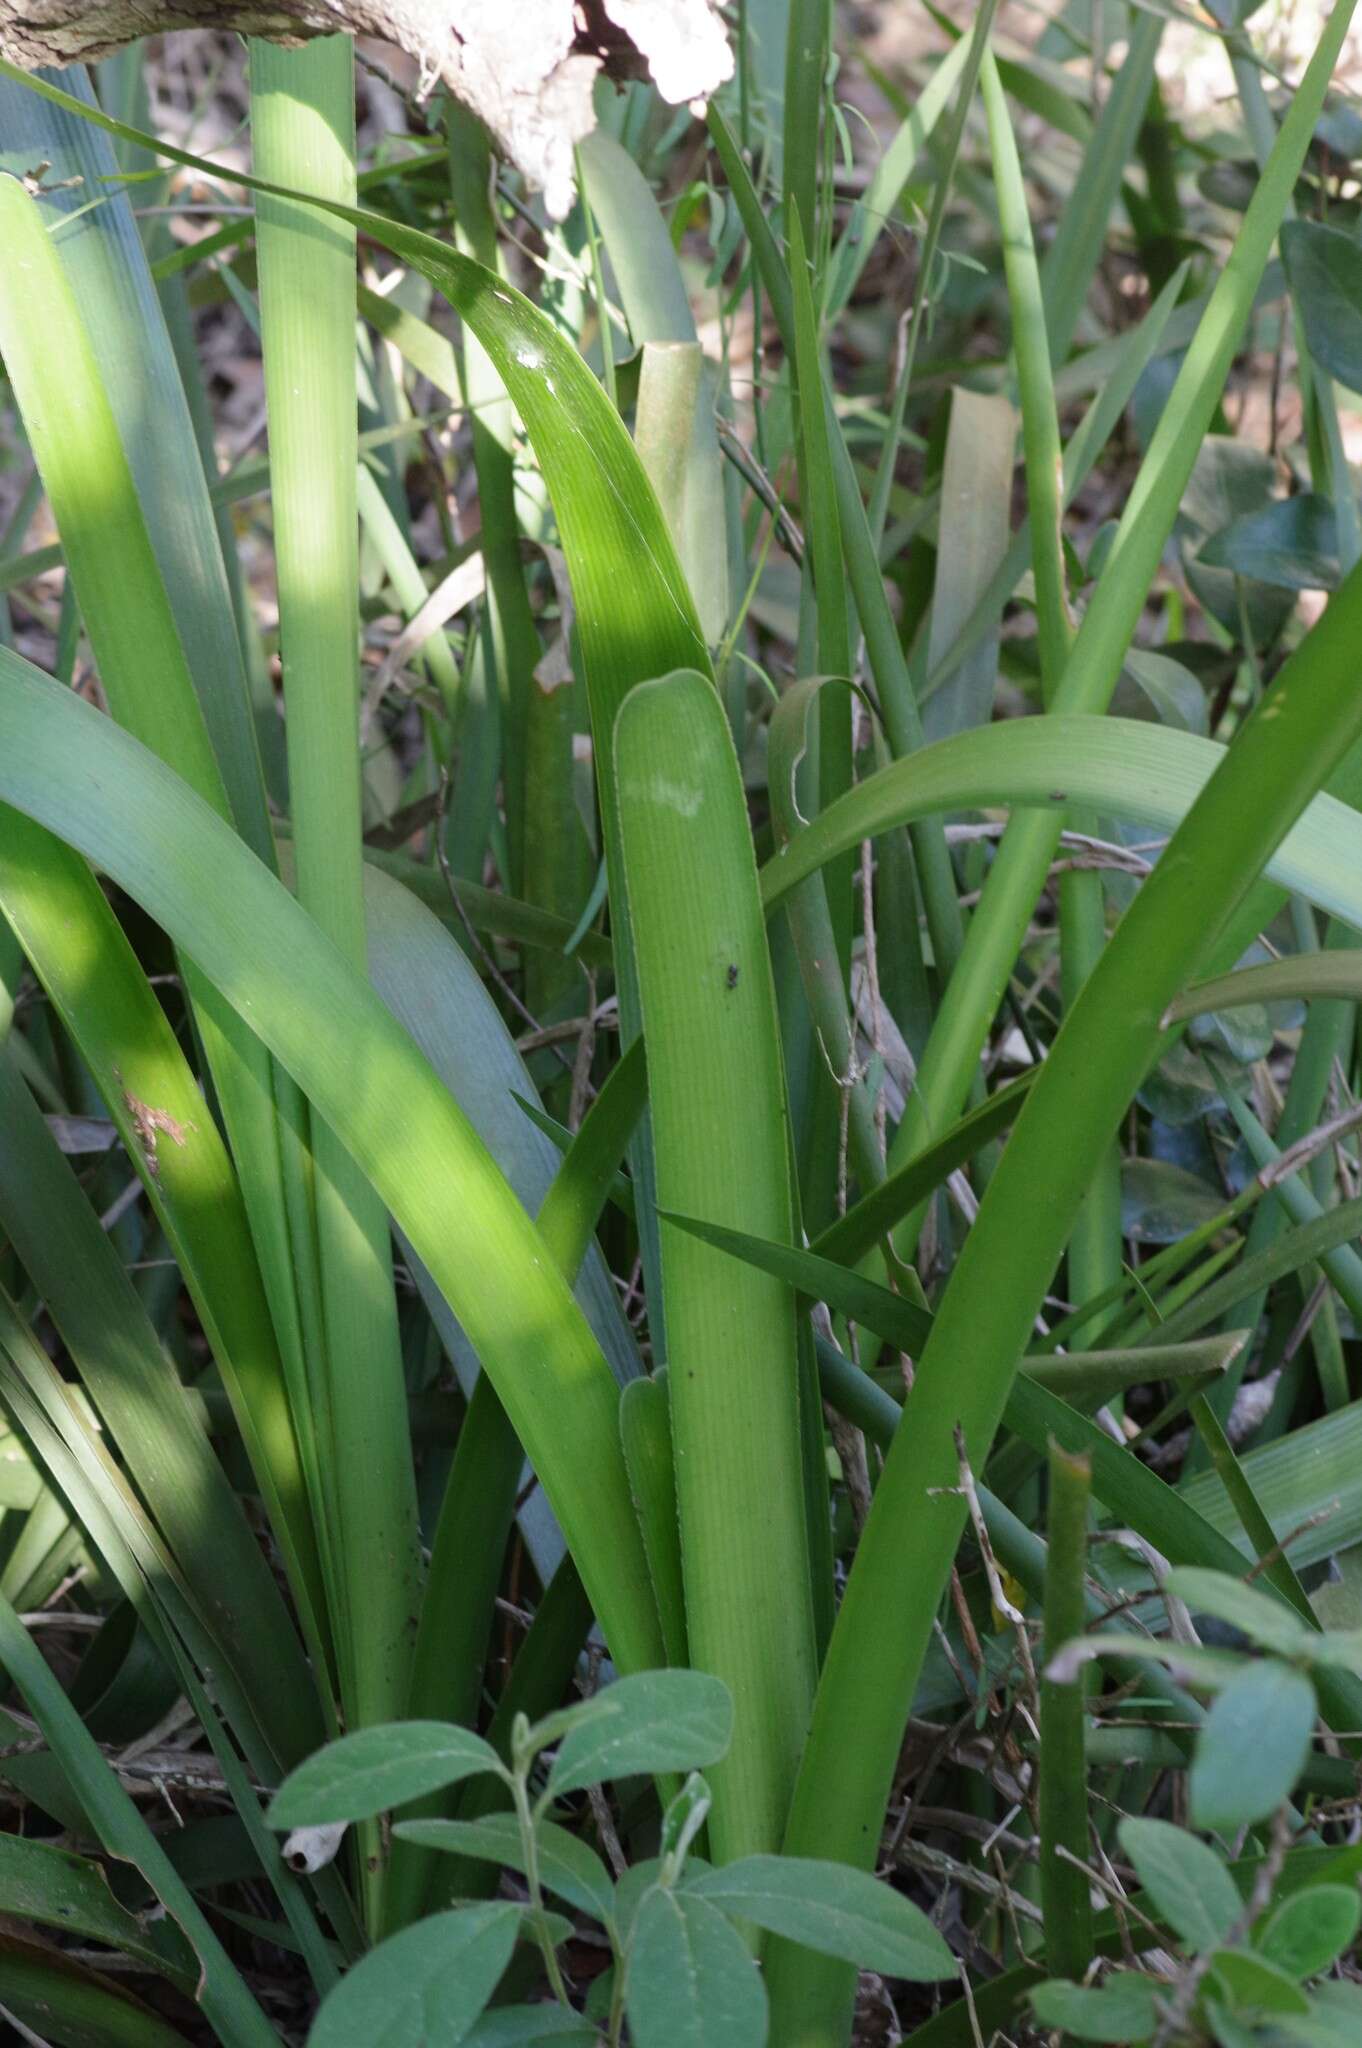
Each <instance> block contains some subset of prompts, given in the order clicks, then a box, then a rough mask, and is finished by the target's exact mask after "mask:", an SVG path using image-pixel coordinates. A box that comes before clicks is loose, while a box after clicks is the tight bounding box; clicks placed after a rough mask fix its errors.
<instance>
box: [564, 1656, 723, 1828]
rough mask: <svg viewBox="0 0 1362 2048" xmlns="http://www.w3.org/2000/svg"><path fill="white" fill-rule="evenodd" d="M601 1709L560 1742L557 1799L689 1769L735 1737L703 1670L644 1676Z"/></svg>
mask: <svg viewBox="0 0 1362 2048" xmlns="http://www.w3.org/2000/svg"><path fill="white" fill-rule="evenodd" d="M599 1705H600V1707H601V1709H602V1711H601V1712H600V1713H598V1714H593V1715H592V1717H591V1719H590V1720H589V1721H583V1722H579V1723H578V1725H577V1726H576V1727H575V1728H573V1729H571V1730H569V1732H568V1734H567V1735H566V1736H565V1737H564V1739H563V1743H562V1746H561V1747H560V1749H559V1751H558V1754H557V1756H556V1757H555V1758H554V1762H553V1769H552V1770H551V1771H550V1772H549V1783H548V1789H549V1791H550V1792H551V1793H552V1794H553V1796H554V1797H555V1798H560V1797H562V1796H563V1795H564V1794H565V1793H568V1792H579V1791H581V1790H582V1788H583V1787H584V1786H587V1785H599V1784H601V1783H602V1782H603V1781H604V1780H606V1779H608V1778H632V1777H636V1776H643V1775H645V1774H652V1773H656V1772H663V1771H692V1770H699V1769H702V1768H703V1767H704V1766H705V1765H706V1764H713V1763H716V1762H717V1761H718V1760H719V1759H720V1758H721V1757H723V1756H724V1755H726V1753H727V1751H728V1745H729V1742H730V1741H731V1739H732V1734H733V1703H732V1700H731V1699H730V1697H729V1692H728V1688H727V1686H726V1685H724V1684H722V1683H721V1681H720V1680H719V1679H717V1678H711V1677H710V1676H709V1674H708V1673H707V1672H704V1671H644V1672H640V1673H639V1674H638V1675H637V1676H635V1677H633V1678H621V1679H618V1680H617V1681H616V1682H615V1684H614V1685H612V1686H610V1687H609V1689H608V1690H607V1691H606V1692H604V1693H602V1694H600V1695H599Z"/></svg>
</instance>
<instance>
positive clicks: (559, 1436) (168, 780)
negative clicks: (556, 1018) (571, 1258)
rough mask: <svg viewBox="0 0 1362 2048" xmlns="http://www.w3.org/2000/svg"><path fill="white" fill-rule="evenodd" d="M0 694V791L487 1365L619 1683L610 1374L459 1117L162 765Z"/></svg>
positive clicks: (623, 1606)
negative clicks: (116, 921) (215, 1004)
mask: <svg viewBox="0 0 1362 2048" xmlns="http://www.w3.org/2000/svg"><path fill="white" fill-rule="evenodd" d="M0 695H3V699H4V706H5V712H4V715H5V723H6V732H7V742H8V744H7V746H6V750H5V753H4V757H3V760H0V798H3V799H4V800H5V801H8V802H11V803H14V804H15V806H16V808H19V809H22V810H26V811H28V812H29V813H30V815H35V816H37V817H38V818H39V820H40V822H42V823H44V824H46V825H47V826H48V828H49V829H56V830H57V831H58V832H59V833H60V835H61V836H64V837H66V838H68V839H69V841H70V842H71V843H72V844H78V845H79V846H80V848H81V850H82V851H83V852H85V853H86V854H87V856H89V857H93V858H94V859H95V860H96V861H97V862H98V863H99V865H100V866H101V867H103V868H104V869H105V871H106V872H108V873H110V874H115V875H117V877H118V878H119V880H120V881H121V882H122V883H123V884H124V885H125V886H127V887H128V888H129V890H130V892H131V893H132V894H133V895H134V896H136V897H137V898H138V900H139V901H141V902H143V904H144V906H145V907H146V908H147V910H148V912H149V914H150V915H152V916H153V917H155V918H156V919H157V921H158V922H159V923H161V924H162V925H163V926H164V927H165V928H166V929H167V930H168V931H169V932H170V934H171V936H172V937H173V938H175V939H176V940H177V942H179V943H181V944H184V945H185V946H186V948H187V949H188V950H191V951H192V953H193V955H194V957H195V958H196V960H197V961H198V963H199V965H200V967H201V969H202V971H203V973H204V975H205V976H206V977H207V978H208V979H210V980H211V981H213V982H214V983H215V984H216V985H217V986H218V987H220V988H221V990H222V993H223V996H224V998H225V1000H226V1001H227V1002H229V1003H231V1004H232V1005H233V1006H235V1007H236V1008H238V1010H242V1011H244V1012H245V1013H246V1014H248V1015H249V1016H250V1017H251V1021H252V1025H253V1027H254V1028H255V1029H256V1030H257V1031H258V1032H259V1033H260V1035H261V1037H262V1038H263V1039H264V1040H265V1042H266V1043H267V1044H269V1046H270V1048H271V1050H272V1051H274V1053H275V1054H276V1056H277V1057H278V1058H279V1060H280V1061H281V1063H282V1064H283V1065H284V1066H285V1067H287V1068H288V1070H289V1071H290V1072H291V1073H293V1074H294V1075H295V1078H296V1079H297V1080H298V1081H299V1083H300V1085H301V1086H302V1087H303V1088H304V1090H305V1091H306V1092H307V1094H308V1095H309V1096H310V1097H311V1099H312V1100H313V1101H314V1102H315V1103H316V1105H317V1107H318V1109H319V1110H320V1112H321V1114H322V1115H323V1117H325V1118H326V1120H327V1121H328V1122H330V1123H331V1124H332V1125H333V1126H334V1127H335V1129H336V1130H337V1132H338V1134H339V1135H341V1136H342V1137H343V1139H344V1141H345V1143H346V1144H347V1145H348V1147H349V1148H350V1150H351V1152H352V1153H353V1155H354V1157H355V1158H356V1160H357V1162H358V1163H359V1164H360V1165H361V1166H362V1167H363V1168H364V1170H365V1172H366V1173H368V1174H369V1176H370V1178H371V1179H372V1180H373V1182H374V1185H375V1186H376V1187H377V1188H378V1190H379V1192H380V1194H381V1195H382V1196H383V1198H384V1201H385V1202H386V1204H387V1206H388V1208H389V1210H390V1211H391V1213H392V1215H393V1217H394V1218H395V1220H396V1222H397V1224H398V1225H399V1227H400V1228H401V1229H402V1230H403V1231H404V1233H405V1234H406V1235H407V1237H408V1238H409V1239H410V1241H411V1243H412V1244H413V1246H414V1247H415V1249H416V1251H417V1253H418V1254H419V1256H420V1257H421V1258H422V1259H423V1261H424V1262H425V1264H426V1265H427V1266H429V1268H430V1271H431V1273H432V1275H433V1276H434V1278H435V1280H436V1282H437V1284H438V1286H439V1287H440V1289H441V1291H442V1292H443V1293H444V1294H445V1295H446V1297H447V1299H448V1300H449V1302H450V1303H451V1305H452V1306H453V1307H454V1309H455V1311H456V1313H457V1314H458V1317H459V1320H460V1322H461V1323H462V1324H463V1327H464V1329H465V1330H466V1331H467V1333H468V1335H469V1338H470V1340H471V1341H472V1343H473V1345H474V1348H475V1349H476V1351H477V1353H478V1355H479V1356H480V1357H481V1358H482V1360H483V1362H484V1364H485V1365H486V1366H487V1368H488V1370H489V1371H491V1372H492V1374H493V1377H494V1380H495V1381H496V1382H497V1385H498V1391H499V1392H500V1393H501V1396H502V1399H503V1401H504V1402H505V1404H506V1408H507V1412H508V1413H509V1414H510V1416H511V1419H512V1421H513V1423H514V1424H515V1427H516V1432H517V1434H518V1435H519V1437H520V1439H521V1442H522V1443H523V1444H524V1445H525V1448H526V1451H527V1453H528V1454H529V1456H530V1457H531V1459H532V1460H533V1462H534V1465H535V1469H536V1471H538V1473H539V1474H540V1476H541V1479H542V1482H543V1484H544V1488H545V1492H546V1493H547V1495H548V1497H549V1500H550V1502H551V1503H552V1505H553V1507H554V1510H555V1512H556V1513H557V1515H558V1518H559V1521H560V1523H561V1525H562V1527H563V1529H564V1532H565V1534H566V1535H567V1538H568V1541H569V1543H570V1544H572V1546H573V1548H574V1550H575V1551H576V1552H577V1553H578V1555H579V1560H580V1562H581V1564H582V1567H583V1577H584V1579H585V1580H586V1582H587V1585H588V1587H589V1589H590V1591H591V1594H592V1597H593V1599H595V1600H596V1601H598V1603H599V1607H598V1611H599V1613H600V1616H601V1621H602V1626H603V1628H604V1629H605V1632H606V1634H607V1637H608V1638H609V1640H610V1643H611V1649H612V1652H613V1654H614V1655H615V1657H616V1659H617V1660H618V1661H619V1663H620V1664H621V1667H622V1668H624V1669H628V1670H635V1669H642V1668H646V1667H647V1666H648V1665H650V1664H651V1663H653V1662H656V1661H658V1659H659V1658H660V1654H661V1645H660V1638H659V1635H658V1631H657V1619H656V1614H655V1612H654V1609H653V1601H652V1591H651V1586H650V1583H649V1579H648V1572H647V1566H646V1561H645V1559H644V1556H643V1550H642V1544H641V1541H640V1538H639V1535H638V1529H637V1524H636V1522H635V1518H634V1511H633V1504H632V1501H631V1500H630V1498H629V1491H628V1484H627V1480H626V1477H625V1473H624V1468H623V1458H622V1456H621V1454H620V1451H619V1448H618V1441H617V1429H616V1417H617V1406H618V1392H617V1385H616V1381H615V1380H614V1378H613V1376H612V1375H611V1373H610V1371H609V1369H608V1367H607V1366H606V1364H605V1361H604V1359H603V1358H602V1355H601V1352H600V1349H599V1347H598V1345H597V1344H596V1342H595V1340H594V1339H593V1338H592V1337H591V1336H590V1334H589V1332H588V1330H587V1327H586V1325H585V1323H584V1322H583V1320H582V1318H581V1316H580V1313H579V1312H578V1310H577V1309H576V1307H575V1305H574V1304H573V1302H572V1297H571V1295H570V1294H569V1293H568V1291H567V1288H566V1286H565V1285H564V1283H563V1282H562V1280H561V1279H559V1278H558V1277H557V1276H556V1275H555V1274H554V1273H553V1272H552V1271H551V1270H550V1269H549V1268H548V1266H547V1264H546V1262H545V1259H544V1256H543V1251H542V1246H541V1243H540V1240H539V1238H538V1235H537V1233H536V1232H535V1230H534V1228H533V1226H532V1225H531V1223H530V1222H529V1220H528V1218H527V1217H526V1215H525V1212H524V1210H523V1208H522V1207H521V1205H520V1203H519V1202H518V1201H517V1200H516V1197H515V1196H514V1194H513V1193H512V1192H511V1190H510V1188H509V1187H508V1186H507V1184H506V1182H505V1180H504V1179H503V1177H502V1175H501V1174H500V1173H499V1171H498V1170H497V1168H496V1166H495V1165H494V1164H493V1162H492V1160H491V1159H490V1157H489V1155H488V1154H487V1152H486V1150H485V1148H484V1147H483V1146H482V1144H481V1143H480V1142H479V1140H478V1139H477V1137H476V1136H475V1134H474V1132H473V1131H472V1129H471V1128H470V1125H469V1123H468V1121H467V1119H466V1118H465V1117H464V1116H463V1114H462V1112H461V1111H460V1110H459V1109H458V1107H457V1106H456V1104H455V1103H454V1102H453V1100H452V1098H451V1097H450V1096H449V1095H448V1093H447V1092H446V1090H445V1089H444V1088H443V1087H442V1086H441V1085H440V1083H439V1082H438V1081H437V1079H436V1078H435V1076H434V1074H433V1073H432V1071H431V1068H430V1066H429V1065H428V1063H427V1062H426V1060H425V1059H424V1058H423V1057H422V1055H421V1054H420V1053H419V1052H418V1051H417V1049H416V1047H415V1046H414V1044H413V1043H412V1041H411V1039H410V1038H409V1037H408V1035H407V1034H406V1033H405V1032H404V1031H403V1030H402V1029H401V1028H400V1027H399V1026H398V1025H397V1024H396V1023H395V1022H394V1020H393V1018H392V1016H391V1014H390V1012H389V1011H388V1010H387V1009H386V1008H385V1007H384V1005H383V1003H382V1001H381V1000H380V999H379V997H378V996H377V995H376V994H375V993H374V992H373V991H372V989H370V988H368V987H367V986H366V985H365V983H364V982H363V981H361V979H360V978H359V977H358V976H357V975H356V973H355V971H354V970H353V968H351V967H350V966H349V965H348V963H347V962H346V961H345V960H344V959H343V958H342V957H341V955H340V954H339V953H338V952H337V951H336V949H335V948H334V947H333V946H332V945H331V944H330V942H329V941H327V940H326V939H325V938H324V936H323V935H322V934H321V933H320V932H318V930H317V928H316V926H315V925H314V924H313V922H312V920H311V919H310V918H309V917H308V916H307V914H306V912H305V911H303V910H302V909H301V908H300V907H299V905H298V904H296V903H295V902H294V901H293V899H292V898H291V897H290V896H289V895H288V893H287V892H286V891H285V890H284V889H283V887H282V885H281V884H280V883H278V882H277V881H276V880H275V879H274V878H273V877H272V876H271V875H270V874H269V873H268V871H267V870H265V869H264V868H262V867H260V865H259V864H258V863H257V862H255V861H254V860H253V858H252V856H251V855H250V854H249V853H248V852H247V850H246V849H245V848H244V847H243V846H242V845H241V843H240V841H239V840H237V839H236V837H235V835H234V834H233V833H232V832H231V831H230V829H229V828H228V827H227V826H226V825H225V824H224V823H223V822H222V820H221V819H220V818H216V817H215V816H214V815H213V813H212V812H211V811H210V810H209V809H208V808H207V807H206V806H204V805H203V804H202V802H201V801H200V800H199V799H198V798H196V797H195V796H194V794H193V793H192V792H191V791H190V790H188V789H187V788H186V787H185V785H184V784H183V783H181V782H180V781H179V780H178V779H177V778H176V777H175V776H174V775H172V774H171V773H170V771H169V770H167V769H166V768H165V766H164V764H162V763H160V762H158V761H157V760H156V758H155V757H154V756H152V755H150V754H149V753H147V752H146V751H145V750H144V749H142V748H140V747H139V746H138V745H137V743H136V742H135V741H134V740H132V739H131V738H130V737H129V736H128V735H127V734H125V733H123V732H121V731H120V730H119V728H117V727H116V726H114V725H112V724H111V722H110V721H109V720H108V719H105V718H102V717H101V716H100V715H99V714H98V713H97V712H96V711H94V710H93V709H92V707H90V706H89V705H86V704H84V703H82V702H81V701H80V700H79V699H77V698H76V697H74V696H72V695H71V694H69V693H67V692H64V691H63V690H62V689H61V688H60V686H59V685H57V684H55V683H53V682H51V680H50V679H48V678H45V677H43V676H42V675H41V674H40V673H39V672H38V671H37V670H34V669H32V668H30V667H29V666H28V664H26V663H24V662H23V661H21V660H20V659H19V658H18V657H17V656H15V655H13V654H12V653H10V652H8V651H7V650H3V649H0ZM73 721H74V723H73ZM44 735H45V736H44ZM101 761H102V763H103V766H102V768H101V767H98V766H96V765H95V763H96V762H101ZM58 764H60V770H59V771H58ZM318 1016H325V1017H326V1018H327V1020H328V1028H327V1031H326V1032H325V1033H318V1032H317V1030H316V1028H315V1019H316V1018H317V1017H318ZM357 1074H362V1075H363V1086H362V1087H359V1088H357V1087H356V1075H357ZM397 1129H400V1130H401V1131H402V1132H403V1134H404V1136H403V1143H402V1146H401V1147H400V1148H397V1147H395V1146H394V1145H393V1142H392V1133H393V1132H394V1131H395V1130H397ZM491 1273H497V1274H499V1275H500V1280H501V1284H500V1286H499V1287H498V1288H497V1290H496V1292H495V1293H492V1292H491V1291H490V1290H489V1289H488V1286H487V1276H488V1275H489V1274H491ZM549 1387H553V1388H556V1390H557V1391H556V1393H555V1394H554V1395H553V1397H552V1398H550V1397H549V1396H548V1394H547V1392H546V1389H547V1388H549Z"/></svg>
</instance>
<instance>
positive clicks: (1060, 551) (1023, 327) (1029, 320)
mask: <svg viewBox="0 0 1362 2048" xmlns="http://www.w3.org/2000/svg"><path fill="white" fill-rule="evenodd" d="M1152 61H1153V60H1152V55H1151V57H1150V62H1151V64H1152ZM983 89H984V105H985V108H986V109H987V112H988V126H989V135H990V138H991V143H992V150H993V180H994V185H995V187H996V189H997V194H998V217H999V223H1000V225H1001V228H1002V235H1003V263H1004V267H1005V269H1006V272H1007V291H1008V299H1009V301H1010V304H1011V308H1012V349H1013V355H1014V357H1015V360H1016V367H1017V384H1018V389H1019V392H1020V397H1021V412H1022V440H1023V444H1024V448H1025V453H1026V491H1027V498H1028V501H1029V514H1030V528H1031V568H1032V574H1033V578H1034V582H1035V591H1036V623H1037V639H1038V642H1039V646H1040V666H1041V684H1042V688H1043V691H1044V695H1045V698H1046V701H1047V702H1048V701H1049V699H1050V697H1051V696H1052V694H1053V692H1054V690H1055V689H1056V687H1057V686H1058V683H1059V679H1060V677H1061V676H1062V674H1063V673H1064V667H1065V664H1066V662H1067V661H1068V658H1069V652H1070V648H1071V645H1072V641H1073V630H1072V624H1071V621H1070V618H1069V607H1068V591H1067V585H1066V572H1065V565H1064V534H1063V519H1064V507H1063V497H1064V463H1063V457H1062V453H1061V448H1060V435H1059V414H1058V411H1057V409H1056V406H1055V388H1054V380H1053V378H1052V377H1051V374H1050V343H1049V334H1048V329H1047V313H1048V309H1047V306H1046V300H1045V293H1044V290H1043V288H1042V284H1041V276H1040V267H1039V265H1038V263H1037V261H1036V251H1035V245H1034V243H1033V241H1032V236H1031V222H1030V218H1029V216H1028V213H1027V209H1026V189H1025V186H1024V184H1023V182H1022V170H1021V160H1020V158H1019V157H1018V155H1017V144H1016V138H1015V136H1014V135H1013V133H1012V124H1011V121H1010V120H1009V118H1008V113H1007V102H1006V99H1005V98H1004V95H1003V88H1002V81H1001V79H1000V78H999V76H998V72H997V67H996V66H995V65H994V63H993V61H992V57H991V55H990V57H989V58H988V59H987V60H986V61H985V64H984V70H983ZM1110 114H1111V107H1110V102H1108V105H1107V107H1106V108H1105V109H1104V112H1103V119H1104V121H1105V120H1106V119H1108V118H1109V117H1110ZM1076 203H1077V195H1076V194H1075V195H1074V197H1073V198H1071V200H1070V206H1071V208H1072V207H1073V206H1074V205H1075V204H1076ZM1062 232H1063V230H1062V229H1061V233H1062ZM948 452H949V451H948ZM932 624H933V634H935V627H936V620H935V613H933V621H932ZM960 673H961V674H966V673H968V670H967V669H962V670H961V671H960ZM932 701H933V702H935V699H933V700H932ZM929 718H930V707H929ZM1073 829H1074V830H1075V831H1080V832H1084V831H1086V832H1093V833H1095V832H1096V831H1097V821H1096V819H1095V818H1088V817H1085V816H1084V815H1082V814H1081V813H1080V814H1078V815H1077V816H1076V817H1075V818H1074V819H1073ZM1059 927H1060V994H1061V998H1062V1000H1063V1002H1064V1004H1065V1006H1066V1007H1068V1006H1069V1005H1071V1004H1072V1003H1073V1001H1074V999H1075V997H1076V996H1077V994H1078V991H1079V989H1080V988H1081V987H1082V986H1083V983H1084V981H1085V980H1086V979H1087V977H1088V975H1089V973H1090V972H1091V970H1092V968H1093V967H1094V965H1095V964H1096V962H1097V959H1098V956H1099V955H1100V953H1101V950H1102V947H1103V945H1104V944H1105V942H1106V899H1105V895H1104V892H1103V884H1102V877H1101V876H1100V875H1091V874H1083V873H1081V872H1078V871H1075V872H1072V873H1070V874H1066V875H1065V876H1064V877H1063V879H1062V881H1061V882H1060V887H1059ZM1121 1251H1122V1240H1121V1169H1120V1160H1119V1156H1118V1154H1117V1152H1116V1148H1115V1147H1114V1146H1113V1147H1112V1148H1111V1149H1110V1150H1109V1152H1108V1153H1107V1155H1106V1157H1105V1158H1104V1159H1103V1160H1102V1163H1101V1166H1100V1168H1099V1169H1098V1171H1097V1172H1096V1173H1095V1174H1094V1176H1093V1183H1092V1186H1091V1188H1090V1189H1089V1191H1088V1196H1087V1199H1086V1201H1085V1202H1084V1204H1083V1207H1082V1209H1081V1210H1080V1211H1079V1214H1078V1217H1077V1219H1076V1221H1075V1224H1074V1233H1073V1236H1072V1238H1071V1239H1070V1241H1069V1251H1068V1292H1069V1298H1070V1300H1071V1301H1073V1302H1074V1303H1076V1304H1081V1303H1083V1302H1086V1301H1090V1300H1092V1299H1093V1297H1094V1296H1095V1295H1099V1294H1101V1293H1102V1292H1103V1291H1104V1290H1105V1289H1106V1288H1108V1287H1110V1286H1111V1285H1112V1284H1113V1282H1115V1281H1116V1280H1118V1279H1119V1278H1120V1275H1121Z"/></svg>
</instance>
